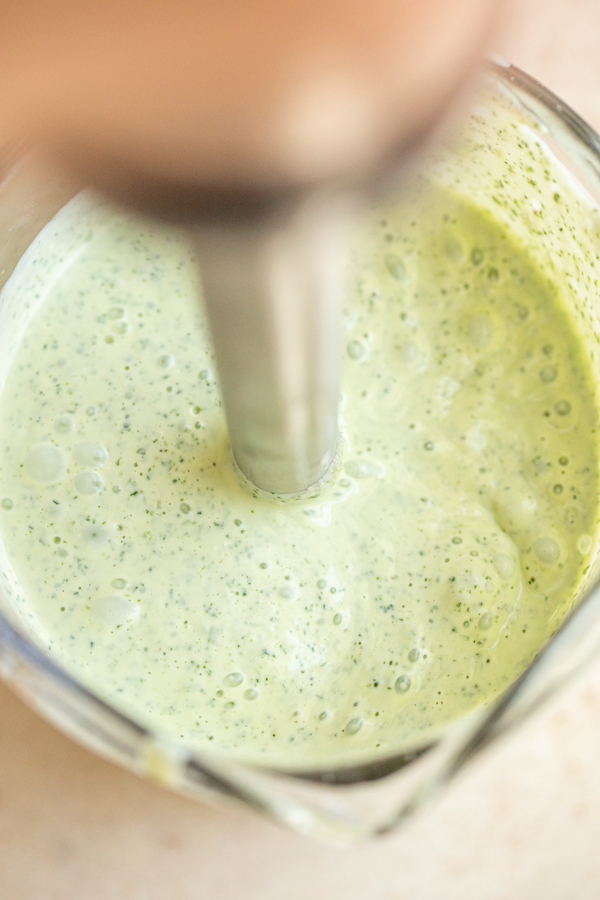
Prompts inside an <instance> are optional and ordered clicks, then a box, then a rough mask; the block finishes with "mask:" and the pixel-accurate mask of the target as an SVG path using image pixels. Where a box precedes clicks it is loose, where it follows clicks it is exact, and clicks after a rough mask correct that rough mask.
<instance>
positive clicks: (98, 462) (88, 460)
mask: <svg viewBox="0 0 600 900" xmlns="http://www.w3.org/2000/svg"><path fill="white" fill-rule="evenodd" d="M73 455H74V456H75V459H76V460H77V462H78V463H79V465H80V466H84V467H85V468H86V469H101V468H102V466H103V465H104V464H105V463H106V461H107V460H108V451H107V449H106V447H103V446H102V444H96V443H95V442H94V441H81V443H80V444H77V446H76V447H75V449H74V450H73Z"/></svg>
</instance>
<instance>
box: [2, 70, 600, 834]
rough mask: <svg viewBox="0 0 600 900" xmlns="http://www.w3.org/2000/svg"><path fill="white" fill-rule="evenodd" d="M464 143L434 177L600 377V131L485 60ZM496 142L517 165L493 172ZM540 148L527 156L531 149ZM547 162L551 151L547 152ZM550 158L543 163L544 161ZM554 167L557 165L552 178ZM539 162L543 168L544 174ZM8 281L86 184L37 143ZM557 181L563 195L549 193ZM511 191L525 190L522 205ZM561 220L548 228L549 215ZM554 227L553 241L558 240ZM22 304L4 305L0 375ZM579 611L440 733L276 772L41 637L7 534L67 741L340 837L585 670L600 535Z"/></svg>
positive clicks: (9, 580) (32, 696)
mask: <svg viewBox="0 0 600 900" xmlns="http://www.w3.org/2000/svg"><path fill="white" fill-rule="evenodd" d="M482 81H483V84H482V91H481V95H480V97H479V98H478V101H477V104H476V105H474V106H472V108H471V115H470V120H469V123H468V124H467V125H466V126H465V129H464V132H463V135H462V138H461V141H460V142H459V148H460V149H459V150H458V151H457V149H456V148H455V147H450V148H447V149H446V150H444V151H443V152H441V153H440V154H438V157H437V158H436V159H434V160H432V164H431V173H432V177H433V178H437V179H440V180H441V181H442V182H444V181H445V182H446V183H449V179H450V180H452V179H457V178H458V179H459V180H460V189H461V191H462V192H463V193H466V194H467V196H471V197H473V199H474V200H475V201H476V202H477V203H478V204H479V205H481V206H484V207H487V208H488V209H490V210H492V211H493V214H494V216H495V217H496V218H498V219H500V220H501V221H502V220H504V221H505V222H506V223H507V224H508V226H509V227H510V229H511V230H512V231H513V232H515V233H516V234H517V236H519V237H522V238H523V239H524V241H526V242H529V243H531V242H532V241H533V242H534V243H535V246H536V255H537V257H538V259H539V261H540V262H541V263H542V264H544V265H546V266H547V267H548V268H549V269H550V270H551V271H552V277H553V278H554V279H555V280H556V281H557V282H559V283H561V285H562V288H563V291H564V293H565V296H566V298H567V302H569V303H570V304H571V306H572V311H573V314H574V315H575V316H576V317H577V318H578V319H579V323H580V330H581V333H582V334H583V335H584V338H585V340H586V341H587V343H588V346H589V348H590V358H591V362H592V366H593V368H594V370H595V375H596V381H597V384H598V385H600V353H597V352H594V347H596V345H597V344H599V343H600V289H599V288H598V287H597V281H596V282H595V280H594V265H595V260H596V255H597V253H598V250H599V249H600V212H599V210H598V206H599V205H600V138H599V137H598V135H596V133H595V132H594V131H593V130H592V129H591V128H590V127H589V126H588V125H587V124H586V123H585V122H584V121H583V120H582V119H581V118H579V116H577V115H576V114H575V113H574V112H573V111H572V110H571V109H569V108H568V107H567V106H565V104H563V103H562V102H561V101H560V100H558V99H557V98H556V97H555V96H554V95H553V94H551V93H550V92H549V91H547V90H546V89H545V88H544V87H542V86H541V85H540V84H539V83H538V82H536V81H534V80H533V79H531V78H529V77H528V76H527V75H525V74H524V73H523V72H521V71H520V70H518V69H515V68H514V67H512V66H510V65H508V64H505V63H490V64H488V66H487V67H486V70H485V72H484V73H483V74H482ZM490 154H493V155H494V156H495V157H496V159H498V158H500V159H501V160H502V161H503V162H504V163H505V164H506V166H507V169H506V171H507V172H508V173H510V176H509V178H507V179H504V180H502V179H500V180H498V181H494V180H493V179H492V178H491V177H490V176H489V175H486V172H487V167H486V161H488V160H489V158H490ZM534 157H535V159H536V160H537V162H536V163H532V160H533V159H534ZM540 160H544V161H545V162H544V164H542V163H541V162H540ZM544 166H545V167H546V168H544ZM547 172H551V175H552V177H551V178H549V177H545V173H547ZM537 176H539V177H537ZM0 178H1V181H0V286H2V285H3V284H4V283H5V281H6V280H7V278H8V277H9V276H10V274H11V272H12V271H13V269H14V268H15V266H16V264H17V263H18V260H19V259H20V257H21V256H22V254H23V252H24V251H25V250H26V248H27V247H28V246H29V244H30V243H31V241H32V240H33V238H34V237H35V236H36V234H37V233H38V232H39V231H40V230H41V229H42V228H43V226H44V225H45V224H46V223H47V222H48V221H49V220H50V219H51V218H52V216H53V215H54V214H55V213H56V212H57V211H58V210H59V209H60V208H61V207H62V206H63V205H64V204H65V203H66V202H68V200H70V199H71V197H72V196H73V195H74V194H75V193H76V192H77V188H78V186H77V185H75V184H73V183H70V182H67V181H66V180H65V179H64V177H63V176H59V175H57V174H56V173H54V174H52V173H50V172H49V170H48V168H47V167H46V166H41V165H40V164H39V163H38V162H37V161H36V159H35V157H34V156H33V155H32V154H23V153H21V152H20V150H19V148H14V147H13V148H4V149H3V151H2V152H1V154H0ZM555 181H558V182H559V183H561V184H562V185H564V187H565V190H566V191H567V192H568V193H569V204H568V206H567V205H561V204H559V203H558V202H554V204H553V202H552V201H553V200H554V201H556V197H557V196H558V195H555V196H554V197H553V196H552V194H551V193H550V194H549V191H551V190H552V189H551V184H552V183H554V182H555ZM515 198H517V200H518V201H519V202H518V203H516V204H515V203H514V200H515ZM548 220H551V221H552V222H553V223H555V224H556V226H557V227H556V229H554V235H555V236H554V237H552V236H551V232H552V229H550V230H546V228H545V222H547V221H548ZM556 234H559V235H560V237H559V238H558V240H559V242H560V247H558V246H557V244H556V241H557V238H556ZM27 316H28V310H27V309H26V308H21V307H19V308H7V305H6V304H4V305H3V306H2V307H0V380H1V379H2V377H3V376H4V375H5V373H6V370H7V368H8V365H9V363H10V359H11V356H12V353H13V350H14V347H15V345H16V342H17V340H18V336H19V332H20V331H22V329H23V328H24V327H25V324H26V321H27ZM592 556H593V562H592V564H591V565H590V567H589V570H588V572H587V573H586V576H585V579H586V580H585V583H584V585H583V586H582V589H581V590H580V595H579V597H577V598H576V600H575V602H574V605H573V609H572V611H571V612H570V614H569V615H568V616H567V617H566V619H565V620H564V621H563V622H562V624H561V625H560V627H559V628H558V629H557V631H556V632H555V634H554V636H553V637H552V639H551V640H550V642H549V643H548V644H547V645H546V647H545V648H544V649H543V650H542V651H541V652H540V653H539V654H538V656H537V657H536V659H535V660H534V661H533V662H532V663H531V665H530V666H529V667H528V668H527V670H526V671H525V672H523V674H522V675H521V676H520V677H519V679H518V680H517V681H516V682H515V683H514V684H513V685H512V686H511V687H510V688H509V689H508V690H507V691H505V692H504V693H503V694H501V695H500V696H498V697H496V698H495V699H494V700H492V701H491V702H489V703H487V704H486V705H485V706H484V707H482V708H480V709H479V710H476V711H475V712H473V713H472V714H470V715H469V716H468V717H466V718H464V719H462V720H461V721H459V722H455V723H454V724H452V725H450V726H448V727H446V728H445V729H444V730H443V731H441V732H440V733H439V734H437V735H436V736H435V737H434V738H431V737H430V738H429V739H428V740H427V741H426V742H424V743H421V744H417V745H415V746H405V747H401V748H399V750H398V751H397V753H395V754H394V755H392V756H388V757H387V758H385V759H377V761H371V762H369V761H368V760H367V761H365V762H361V763H360V764H354V765H345V766H336V767H328V768H321V769H318V770H315V769H309V770H306V771H304V770H303V771H300V770H291V771H277V770H275V769H273V768H272V767H268V766H258V765H249V764H247V763H244V762H242V761H239V760H236V759H235V758H232V757H230V756H227V757H220V756H219V755H218V754H216V753H204V752H198V751H197V750H193V749H191V748H189V747H187V746H186V745H185V744H184V743H179V742H176V741H174V740H172V739H171V738H169V737H168V736H165V735H163V734H160V733H157V732H156V731H151V730H149V729H147V728H145V727H143V726H142V725H140V724H139V723H137V722H135V721H133V720H132V719H130V718H127V717H126V716H124V715H122V714H121V713H120V712H118V711H117V710H116V709H114V708H112V707H111V706H109V705H108V704H106V703H104V702H103V701H102V700H101V699H99V698H98V697H97V696H95V695H94V694H93V693H92V692H90V691H89V690H87V689H86V688H84V687H83V686H82V685H81V684H79V683H78V682H77V681H76V680H74V679H73V678H72V677H71V676H70V675H69V674H68V673H67V672H66V671H64V670H62V669H61V668H60V667H59V666H58V665H57V664H56V663H55V662H53V660H52V659H51V658H50V657H49V656H47V655H46V654H45V652H44V651H42V650H41V649H39V647H38V646H37V644H36V643H35V640H34V639H33V638H32V637H30V636H29V633H28V628H27V622H26V619H25V618H24V615H23V614H22V613H20V612H19V610H18V608H17V607H18V604H16V603H15V602H14V597H15V592H16V588H17V586H16V583H15V580H14V576H13V575H12V574H11V570H10V566H9V564H8V560H7V559H6V557H5V555H4V550H3V548H2V547H1V546H0V675H1V676H2V678H3V679H4V680H5V681H6V682H7V683H8V684H10V685H11V687H12V688H13V689H14V690H15V692H16V693H17V694H19V695H20V696H21V697H22V698H23V699H24V700H25V701H26V702H27V703H28V704H29V705H31V706H32V707H33V708H34V709H36V710H37V711H38V712H39V713H40V714H41V715H43V716H44V717H46V718H47V719H48V720H50V721H51V722H53V723H54V724H55V725H56V726H57V727H58V728H60V729H61V730H62V731H64V732H66V733H67V734H69V735H71V736H72V737H73V738H74V739H76V740H77V741H79V742H80V743H82V744H84V745H85V746H87V747H89V748H90V749H92V750H94V751H96V752H97V753H99V754H101V755H102V756H105V757H107V758H109V759H111V760H113V761H114V762H118V763H120V764H121V765H123V766H126V767H127V768H129V769H131V770H133V771H134V772H136V773H138V774H139V775H142V776H144V777H147V778H150V779H152V780H154V781H157V782H159V783H161V784H163V785H165V786H168V787H170V788H172V789H174V790H177V791H180V792H181V793H184V794H186V795H188V796H191V797H197V798H210V797H211V796H212V797H213V798H218V797H221V798H225V797H227V798H232V799H234V800H237V801H241V802H242V803H244V804H247V805H248V806H250V807H252V808H253V809H254V810H256V811H257V812H259V813H261V814H263V815H265V816H268V817H270V818H271V819H273V820H275V821H277V822H280V823H282V824H285V825H287V826H289V827H291V828H293V829H295V830H296V831H298V832H301V833H303V834H308V835H312V836H316V837H319V838H323V839H326V840H330V841H335V842H338V843H348V842H352V841H357V840H361V839H365V838H369V837H374V836H377V835H381V834H384V833H386V832H388V831H390V830H391V829H393V828H395V827H396V826H398V825H399V824H401V823H403V822H405V821H406V820H407V819H408V818H409V817H410V816H411V814H412V813H413V812H414V811H415V810H417V809H418V808H419V807H420V806H421V805H422V804H423V803H425V802H426V801H427V800H429V799H430V798H431V797H433V796H434V795H435V794H436V793H437V792H438V791H439V790H440V789H441V788H442V787H443V786H444V785H445V784H446V783H448V782H449V781H450V780H451V779H452V778H453V777H454V776H455V775H456V774H457V773H458V772H459V771H460V770H461V769H462V768H463V767H464V766H465V765H467V764H468V763H469V761H470V760H471V759H473V758H474V757H475V756H476V755H477V754H478V753H479V752H480V751H482V750H483V749H484V748H485V747H486V746H487V745H488V744H489V743H490V742H492V741H494V740H496V739H497V738H498V737H500V736H501V735H502V734H504V733H505V732H507V731H508V730H509V729H511V728H513V727H514V726H515V725H518V724H519V722H520V721H521V720H522V719H523V718H524V717H526V716H528V715H530V714H531V713H532V712H533V711H534V710H535V709H536V708H537V707H538V706H539V705H540V704H541V703H542V702H543V701H544V700H546V699H547V698H549V697H550V696H552V695H554V694H555V693H556V692H557V691H558V690H559V689H560V688H561V687H562V686H563V685H564V684H565V683H566V682H567V681H568V680H569V679H571V678H572V677H573V676H574V675H575V674H576V673H577V672H578V671H579V670H580V669H581V668H583V667H584V666H585V665H586V664H587V663H588V662H589V661H590V660H591V659H592V658H593V656H594V654H595V653H596V651H597V649H598V648H599V647H600V587H599V586H598V584H597V583H596V581H597V576H598V570H599V568H600V553H599V552H598V546H597V544H596V549H595V551H594V553H593V554H592Z"/></svg>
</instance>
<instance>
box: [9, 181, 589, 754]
mask: <svg viewBox="0 0 600 900" xmlns="http://www.w3.org/2000/svg"><path fill="white" fill-rule="evenodd" d="M362 248H363V249H362V250H361V252H360V253H359V254H357V256H356V258H355V260H354V264H353V269H352V275H351V283H352V290H351V298H350V301H349V303H348V308H347V309H346V310H345V314H344V366H343V386H342V387H343V397H342V403H341V412H340V426H341V431H342V451H343V470H342V471H341V472H340V474H339V477H338V478H337V479H336V481H335V483H334V484H333V485H331V486H330V487H328V488H327V489H326V490H325V491H323V493H321V494H320V495H319V496H316V497H311V498H308V499H305V500H303V501H300V502H295V503H291V504H290V503H287V504H281V503H277V502H275V501H271V500H268V499H265V498H264V497H259V496H256V497H254V496H252V495H251V494H250V493H248V492H247V491H246V490H245V489H244V487H242V486H241V485H240V484H239V483H238V481H237V479H236V476H235V474H234V471H233V468H232V465H231V460H230V455H229V452H228V448H227V436H226V429H225V423H224V417H223V412H222V409H221V403H220V399H219V388H218V382H217V379H216V375H215V369H214V359H213V356H212V353H211V346H210V340H209V336H208V331H207V325H206V321H205V318H204V315H203V313H202V311H201V309H200V307H199V304H198V300H197V294H198V290H199V288H198V284H197V279H196V274H195V264H194V260H193V258H192V255H191V251H190V249H189V248H188V246H187V245H186V243H185V241H184V240H183V239H181V238H180V237H179V236H177V235H175V234H173V233H171V232H167V231H161V230H157V229H156V228H153V227H151V226H149V225H148V223H146V222H144V221H141V220H139V219H136V218H134V217H127V216H125V215H124V214H122V213H119V212H116V211H114V210H113V209H112V208H110V207H108V206H105V205H102V204H101V203H99V202H97V201H96V200H94V199H93V198H90V197H87V196H85V195H82V196H80V197H78V198H76V199H75V200H74V201H72V202H71V203H70V204H69V205H68V206H67V207H65V209H64V210H63V211H61V212H60V213H59V215H58V216H57V217H56V218H55V219H54V220H53V221H52V223H50V225H49V226H47V228H46V229H45V230H44V232H43V233H42V235H41V236H40V237H39V238H38V239H37V240H36V242H35V243H34V245H32V247H31V248H30V250H29V251H28V252H27V254H26V255H25V257H24V258H23V260H22V261H21V263H20V265H19V267H18V268H17V270H16V271H15V273H14V275H13V276H12V278H11V279H10V281H9V282H8V284H7V286H6V287H5V289H4V298H5V301H10V299H11V298H13V299H14V298H18V299H19V302H22V303H25V302H27V303H31V305H32V308H33V307H35V308H37V312H36V313H35V315H34V316H33V317H32V319H31V321H30V323H29V325H28V327H27V328H26V330H25V332H24V334H23V336H22V338H21V340H20V341H19V343H18V346H17V348H16V350H15V353H14V357H13V359H12V363H11V365H10V368H9V370H8V374H7V377H6V381H5V384H4V388H3V392H2V395H1V398H0V423H1V432H0V452H1V453H2V466H1V468H0V529H1V536H2V540H3V543H4V550H5V553H6V557H7V559H8V561H9V563H10V566H11V567H12V571H13V572H14V575H15V577H16V579H17V581H18V583H19V585H20V592H16V595H15V604H20V605H21V606H22V607H23V610H24V611H22V612H21V615H22V616H24V617H25V618H26V619H27V620H28V621H29V624H30V628H31V629H32V631H33V633H34V634H35V636H36V638H37V640H38V641H39V643H40V644H41V646H43V647H44V648H46V649H47V650H48V651H49V652H50V653H51V655H52V656H53V657H55V658H56V659H57V660H58V661H59V662H60V663H61V664H62V665H63V666H64V667H65V668H66V669H68V670H69V671H70V672H71V673H73V674H74V675H75V676H76V677H77V678H79V679H80V680H81V681H82V682H83V683H84V684H86V685H88V686H89V687H91V688H92V689H93V690H94V691H96V692H97V693H98V694H99V695H100V696H101V697H103V698H104V699H106V700H108V701H109V702H110V703H112V704H114V705H115V706H116V707H117V708H119V709H121V710H123V711H125V712H127V713H128V714H130V715H133V716H135V717H136V718H137V719H138V720H140V721H141V722H142V723H144V724H148V725H151V726H153V727H156V728H160V729H162V730H164V731H166V732H167V733H168V734H170V735H173V736H176V737H181V738H184V739H185V740H186V741H188V742H190V743H191V744H193V745H195V746H198V747H206V748H208V747H211V748H214V749H217V750H226V751H233V752H237V753H238V754H241V755H243V756H245V757H251V758H259V759H268V760H270V761H279V762H282V763H289V764H295V765H297V764H298V763H299V762H302V763H307V764H308V763H310V762H315V761H319V762H323V761H324V760H326V759H327V760H340V759H343V758H351V757H352V756H356V755H365V754H375V753H381V754H382V753H389V752H390V751H391V750H394V749H397V748H399V747H400V746H406V745H407V744H410V743H411V742H415V741H419V740H421V739H423V738H424V737H425V736H427V735H430V734H432V733H434V732H435V731H436V730H437V729H439V728H441V727H443V726H444V725H445V724H447V723H448V722H450V721H452V720H455V719H457V718H459V717H460V716H463V715H464V714H466V713H468V712H469V711H471V710H473V709H474V708H476V707H478V706H480V705H481V704H483V703H484V702H486V701H487V700H489V699H490V698H491V697H493V696H494V695H496V694H497V693H498V692H499V691H501V690H502V689H503V688H505V687H506V686H507V685H508V684H509V683H510V682H511V681H513V680H514V679H515V678H516V677H517V676H518V674H519V673H520V672H522V671H523V669H524V668H525V666H526V665H527V664H528V663H529V662H530V661H531V659H532V658H533V657H534V656H535V654H536V653H537V652H538V651H539V649H540V647H541V646H542V645H543V644H544V643H545V642H546V641H547V640H548V638H549V636H550V635H551V634H552V632H553V631H554V630H555V629H556V627H557V626H558V624H559V623H560V621H561V618H562V617H563V616H564V614H565V613H566V611H567V610H568V609H569V608H570V605H571V604H572V602H573V598H574V597H575V596H576V594H577V591H578V588H579V586H580V584H581V581H582V578H583V576H584V572H585V570H586V568H587V567H588V566H589V563H590V558H591V553H592V548H593V546H594V545H595V541H596V530H597V512H598V509H597V506H598V448H597V438H596V427H597V412H596V402H595V385H594V381H593V379H592V374H591V370H590V365H589V361H588V358H587V354H586V350H585V348H584V346H583V343H582V339H581V336H580V335H579V333H578V331H577V327H576V324H575V322H574V320H573V318H572V317H571V315H570V314H569V313H568V312H567V308H566V306H565V305H564V302H563V298H562V297H561V294H560V291H559V290H558V288H557V287H556V285H555V284H554V282H553V281H552V280H550V279H549V278H548V277H547V276H545V275H544V273H543V272H542V271H541V270H540V269H539V268H538V267H537V265H536V263H535V261H534V259H533V258H532V257H531V256H530V255H529V253H528V251H527V249H526V248H525V247H523V246H521V245H520V244H519V243H518V242H517V241H516V240H515V239H514V238H513V237H511V234H510V232H509V231H508V230H507V228H506V227H505V226H504V225H503V224H501V223H500V222H499V221H497V220H495V219H494V218H493V217H492V216H491V215H490V214H489V213H488V212H486V211H484V210H482V209H478V208H476V207H475V206H473V205H472V204H470V203H469V202H467V201H466V200H464V199H461V197H460V195H458V194H454V193H452V192H451V191H450V190H447V189H443V188H440V187H428V188H426V189H423V190H422V191H421V192H420V194H419V195H418V196H416V197H415V198H413V199H412V200H410V201H407V202H406V203H405V205H404V206H403V207H398V208H396V209H390V210H387V211H386V212H384V213H381V212H380V213H378V215H377V217H376V219H375V220H374V222H373V224H372V228H371V232H370V234H369V236H368V237H367V238H365V240H364V243H363V244H362Z"/></svg>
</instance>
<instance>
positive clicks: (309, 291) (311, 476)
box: [194, 196, 348, 494]
mask: <svg viewBox="0 0 600 900" xmlns="http://www.w3.org/2000/svg"><path fill="white" fill-rule="evenodd" d="M347 223H348V204H347V203H346V202H345V200H344V199H342V198H337V199H332V198H331V197H329V196H327V197H315V196H312V197H309V198H305V199H304V200H303V201H301V202H296V203H294V205H293V207H292V208H291V209H289V208H288V209H286V210H285V211H284V212H281V211H280V212H278V213H273V214H272V215H264V216H263V217H262V218H261V220H260V221H258V222H257V221H256V220H254V219H253V220H252V221H244V220H243V219H237V220H236V219H234V220H231V221H227V222H224V223H214V222H213V223H210V224H203V225H201V226H198V227H197V228H195V229H194V241H195V247H196V251H197V255H198V260H199V264H200V272H201V278H202V286H203V292H204V299H205V303H206V307H207V311H208V317H209V321H210V326H211V330H212V335H213V342H214V347H215V352H216V357H217V368H218V372H219V378H220V383H221V391H222V396H223V401H224V405H225V413H226V416H227V423H228V427H229V437H230V440H231V447H232V450H233V455H234V457H235V460H236V462H237V464H238V466H239V468H240V469H241V471H242V472H243V474H244V475H245V476H246V477H247V478H248V479H249V480H250V481H251V482H252V483H253V484H255V485H257V486H258V487H259V488H261V489H262V490H264V491H269V492H271V493H276V494H292V493H296V492H299V491H303V490H305V489H306V488H308V487H310V486H312V485H314V484H315V483H316V482H318V481H319V479H321V478H322V476H323V475H324V474H325V473H326V471H327V469H328V468H329V466H330V465H331V463H332V461H333V459H334V456H335V452H336V445H337V437H338V425H337V417H338V401H339V360H340V312H341V293H342V288H343V278H344V257H345V253H344V247H345V245H346V240H345V238H346V228H347Z"/></svg>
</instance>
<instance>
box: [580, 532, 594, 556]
mask: <svg viewBox="0 0 600 900" xmlns="http://www.w3.org/2000/svg"><path fill="white" fill-rule="evenodd" d="M592 544H593V541H592V538H591V537H590V535H589V534H582V535H581V537H580V538H579V540H578V541H577V549H578V550H579V552H580V553H581V554H583V556H585V555H586V553H589V552H590V550H591V549H592Z"/></svg>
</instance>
